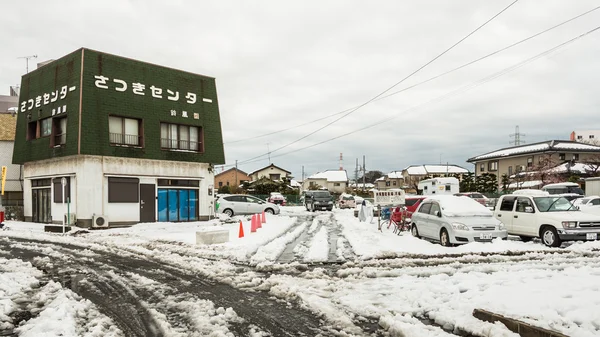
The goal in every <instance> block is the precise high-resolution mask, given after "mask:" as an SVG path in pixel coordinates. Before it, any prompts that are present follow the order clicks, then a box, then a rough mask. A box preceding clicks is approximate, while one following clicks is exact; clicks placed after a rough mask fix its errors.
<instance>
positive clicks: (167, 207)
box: [158, 188, 198, 222]
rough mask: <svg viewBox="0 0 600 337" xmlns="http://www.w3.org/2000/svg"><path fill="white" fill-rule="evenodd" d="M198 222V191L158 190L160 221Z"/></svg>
mask: <svg viewBox="0 0 600 337" xmlns="http://www.w3.org/2000/svg"><path fill="white" fill-rule="evenodd" d="M196 220H198V190H192V189H175V188H168V189H167V188H159V189H158V221H162V222H166V221H172V222H179V221H196Z"/></svg>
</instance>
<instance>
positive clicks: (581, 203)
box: [571, 195, 600, 209]
mask: <svg viewBox="0 0 600 337" xmlns="http://www.w3.org/2000/svg"><path fill="white" fill-rule="evenodd" d="M571 203H572V204H573V206H575V207H579V209H581V208H584V207H590V206H598V205H600V197H599V196H597V195H592V196H589V197H584V198H579V199H575V200H572V201H571Z"/></svg>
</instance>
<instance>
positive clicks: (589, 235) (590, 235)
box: [585, 233, 598, 240]
mask: <svg viewBox="0 0 600 337" xmlns="http://www.w3.org/2000/svg"><path fill="white" fill-rule="evenodd" d="M585 239H586V240H598V233H587V234H586V235H585Z"/></svg>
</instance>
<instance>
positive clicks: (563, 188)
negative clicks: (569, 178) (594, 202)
mask: <svg viewBox="0 0 600 337" xmlns="http://www.w3.org/2000/svg"><path fill="white" fill-rule="evenodd" d="M542 191H545V192H548V193H550V194H565V193H577V194H580V195H584V194H585V193H584V192H583V190H582V189H581V187H579V184H577V183H571V182H564V183H555V184H548V185H544V186H543V187H542Z"/></svg>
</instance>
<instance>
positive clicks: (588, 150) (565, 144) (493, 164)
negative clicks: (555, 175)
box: [467, 140, 600, 186]
mask: <svg viewBox="0 0 600 337" xmlns="http://www.w3.org/2000/svg"><path fill="white" fill-rule="evenodd" d="M467 162H469V163H472V164H474V165H475V175H476V176H479V175H481V174H484V173H492V174H495V175H496V177H497V179H498V186H501V181H502V176H503V175H505V174H506V175H507V176H508V177H511V176H517V177H519V176H526V175H527V173H531V172H534V171H540V170H545V171H548V170H551V169H554V170H556V172H560V171H561V170H563V171H565V170H566V171H569V172H574V171H575V170H580V171H581V170H583V171H586V165H588V166H589V165H590V163H592V164H591V165H592V166H596V165H594V163H600V146H596V145H592V144H586V143H581V142H576V141H570V140H547V141H543V142H539V143H533V144H526V145H519V146H512V147H506V148H502V149H499V150H494V151H490V152H487V153H484V154H480V155H477V156H474V157H471V158H469V159H468V160H467ZM577 164H581V165H579V166H578V165H577ZM596 167H597V166H596Z"/></svg>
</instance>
